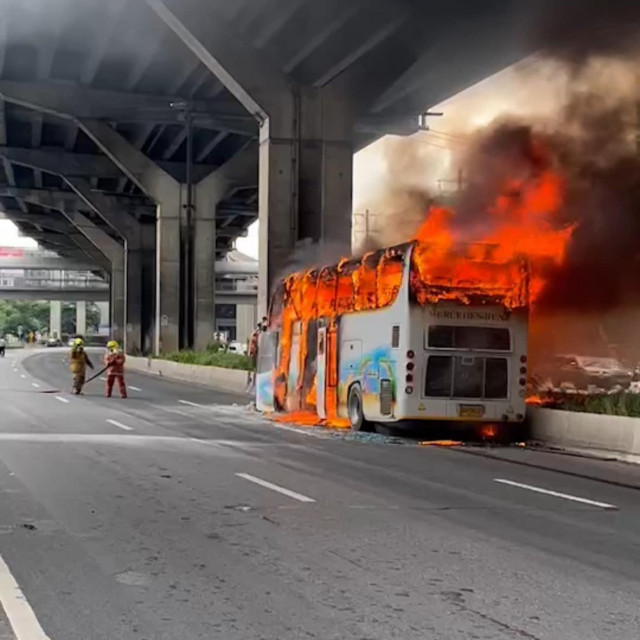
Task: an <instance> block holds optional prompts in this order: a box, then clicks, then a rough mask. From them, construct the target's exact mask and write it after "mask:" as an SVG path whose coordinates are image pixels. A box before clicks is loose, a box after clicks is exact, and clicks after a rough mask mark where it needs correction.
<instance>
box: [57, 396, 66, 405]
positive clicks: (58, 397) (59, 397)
mask: <svg viewBox="0 0 640 640" xmlns="http://www.w3.org/2000/svg"><path fill="white" fill-rule="evenodd" d="M56 400H59V401H60V402H64V403H65V404H69V400H67V399H66V398H63V397H62V396H56Z"/></svg>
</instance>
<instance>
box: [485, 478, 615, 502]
mask: <svg viewBox="0 0 640 640" xmlns="http://www.w3.org/2000/svg"><path fill="white" fill-rule="evenodd" d="M494 481H495V482H499V483H500V484H506V485H509V486H510V487H518V488H519V489H527V491H533V492H535V493H543V494H545V495H547V496H553V497H554V498H563V499H564V500H571V501H572V502H580V503H582V504H589V505H591V506H592V507H600V508H601V509H617V508H618V507H616V506H615V505H614V504H608V503H606V502H596V501H595V500H589V499H587V498H580V497H579V496H572V495H570V494H568V493H558V492H557V491H550V490H549V489H542V488H541V487H534V486H533V485H530V484H522V483H520V482H514V481H513V480H504V479H503V478H494Z"/></svg>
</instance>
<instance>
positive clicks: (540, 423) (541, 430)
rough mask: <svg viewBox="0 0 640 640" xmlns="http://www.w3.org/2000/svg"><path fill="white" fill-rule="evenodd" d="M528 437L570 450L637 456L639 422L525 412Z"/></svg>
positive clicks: (639, 449)
mask: <svg viewBox="0 0 640 640" xmlns="http://www.w3.org/2000/svg"><path fill="white" fill-rule="evenodd" d="M528 413H529V416H530V420H531V437H532V438H533V439H534V440H540V441H541V442H544V443H545V444H550V445H556V446H559V447H567V448H574V449H604V450H607V451H615V452H618V453H625V454H633V455H640V418H626V417H622V416H605V415H599V414H595V413H576V412H574V411H558V410H556V409H540V408H529V411H528Z"/></svg>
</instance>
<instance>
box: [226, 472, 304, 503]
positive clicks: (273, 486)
mask: <svg viewBox="0 0 640 640" xmlns="http://www.w3.org/2000/svg"><path fill="white" fill-rule="evenodd" d="M236 475H237V476H238V478H244V479H245V480H248V481H249V482H253V483H255V484H259V485H260V486H261V487H266V488H267V489H271V490H272V491H277V492H278V493H281V494H282V495H285V496H289V498H293V499H294V500H299V501H300V502H315V500H314V499H313V498H309V497H308V496H304V495H302V494H301V493H296V492H295V491H291V490H290V489H285V488H284V487H280V486H279V485H277V484H272V483H271V482H267V481H266V480H262V479H261V478H256V477H255V476H251V475H249V474H248V473H236Z"/></svg>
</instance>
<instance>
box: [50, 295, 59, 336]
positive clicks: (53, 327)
mask: <svg viewBox="0 0 640 640" xmlns="http://www.w3.org/2000/svg"><path fill="white" fill-rule="evenodd" d="M61 334H62V302H60V300H52V301H51V302H50V303H49V337H50V338H60V336H61Z"/></svg>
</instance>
